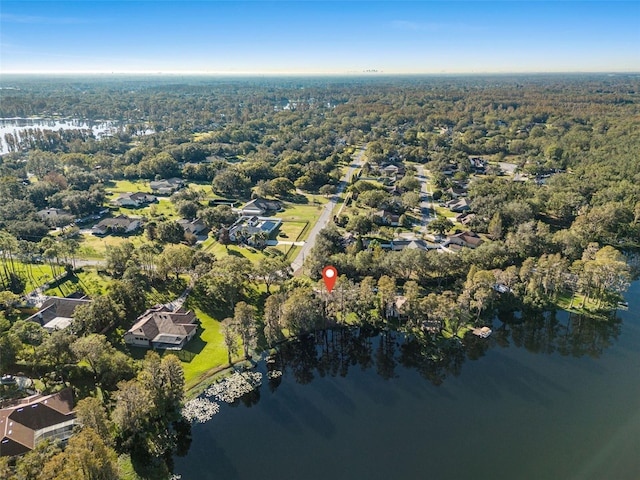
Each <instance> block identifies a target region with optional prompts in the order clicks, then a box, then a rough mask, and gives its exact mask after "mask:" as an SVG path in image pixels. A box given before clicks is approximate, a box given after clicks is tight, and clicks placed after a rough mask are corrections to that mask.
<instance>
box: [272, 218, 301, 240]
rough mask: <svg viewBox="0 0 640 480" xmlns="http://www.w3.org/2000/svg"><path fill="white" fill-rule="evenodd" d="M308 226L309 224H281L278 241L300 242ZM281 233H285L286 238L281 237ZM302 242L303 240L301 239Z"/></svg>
mask: <svg viewBox="0 0 640 480" xmlns="http://www.w3.org/2000/svg"><path fill="white" fill-rule="evenodd" d="M307 225H308V223H307V222H288V221H287V222H282V223H281V224H280V229H279V233H278V235H277V237H278V240H282V241H287V242H296V241H298V240H299V239H298V237H299V236H300V234H301V233H302V231H303V230H304V229H305V227H306V226H307ZM280 233H284V234H285V236H282V235H280ZM305 236H306V235H305ZM300 240H301V239H300Z"/></svg>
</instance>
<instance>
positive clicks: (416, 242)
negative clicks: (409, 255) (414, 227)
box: [389, 238, 438, 252]
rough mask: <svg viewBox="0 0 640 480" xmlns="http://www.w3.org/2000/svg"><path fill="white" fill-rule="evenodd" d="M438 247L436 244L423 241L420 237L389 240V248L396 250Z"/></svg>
mask: <svg viewBox="0 0 640 480" xmlns="http://www.w3.org/2000/svg"><path fill="white" fill-rule="evenodd" d="M436 248H438V246H437V245H435V244H432V243H429V242H425V241H424V240H421V239H413V240H410V239H405V238H396V239H393V240H391V242H390V243H389V249H390V250H393V251H394V252H397V251H399V250H405V249H408V250H433V249H436Z"/></svg>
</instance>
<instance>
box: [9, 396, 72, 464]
mask: <svg viewBox="0 0 640 480" xmlns="http://www.w3.org/2000/svg"><path fill="white" fill-rule="evenodd" d="M73 406H74V403H73V391H72V390H71V389H70V388H67V389H65V390H62V391H60V392H58V393H54V394H52V395H47V396H42V395H33V396H31V397H27V398H25V399H23V400H21V401H20V403H18V404H17V405H14V406H11V407H7V408H3V409H2V410H0V437H1V439H0V456H14V455H22V454H24V453H27V452H28V451H30V450H33V449H34V448H35V447H36V446H37V445H38V444H39V443H40V442H42V441H44V440H54V441H55V440H61V441H66V440H68V439H69V437H71V434H72V432H73V427H74V426H75V425H76V414H75V412H74V411H73Z"/></svg>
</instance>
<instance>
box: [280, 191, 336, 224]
mask: <svg viewBox="0 0 640 480" xmlns="http://www.w3.org/2000/svg"><path fill="white" fill-rule="evenodd" d="M320 198H321V197H320ZM325 203H327V202H326V200H325V201H324V202H322V201H321V200H319V201H318V204H315V205H314V204H313V203H308V204H302V205H301V204H295V203H289V204H286V205H285V210H284V212H279V213H278V214H277V215H276V216H277V217H278V218H281V219H282V220H291V221H294V222H315V221H316V220H317V219H318V217H319V216H320V212H321V211H322V205H324V204H325Z"/></svg>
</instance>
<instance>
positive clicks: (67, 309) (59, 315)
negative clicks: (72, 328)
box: [27, 294, 91, 333]
mask: <svg viewBox="0 0 640 480" xmlns="http://www.w3.org/2000/svg"><path fill="white" fill-rule="evenodd" d="M89 303H91V299H90V298H89V297H87V296H86V295H82V294H80V295H76V294H72V295H70V296H68V297H66V298H63V297H50V298H48V299H47V300H45V302H44V303H43V304H42V307H40V310H38V311H37V312H36V313H34V314H33V315H31V316H30V317H29V318H27V321H31V322H36V323H38V324H39V325H40V326H41V327H42V328H44V329H45V330H46V331H48V332H49V333H51V332H53V331H54V330H63V329H65V328H67V327H68V326H69V325H71V322H72V321H73V312H75V310H76V308H77V307H79V306H80V305H88V304H89Z"/></svg>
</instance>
